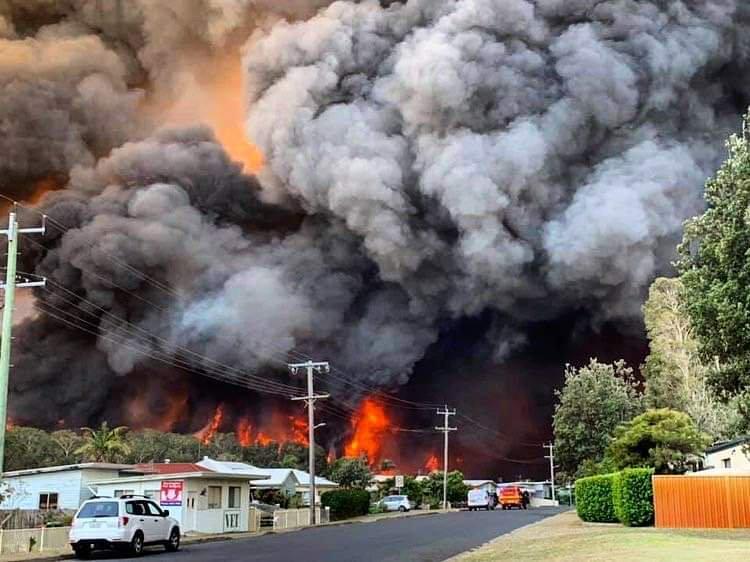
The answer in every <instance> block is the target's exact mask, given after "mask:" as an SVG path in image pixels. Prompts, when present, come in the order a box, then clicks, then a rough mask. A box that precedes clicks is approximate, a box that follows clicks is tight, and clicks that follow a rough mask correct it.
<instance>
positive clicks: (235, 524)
mask: <svg viewBox="0 0 750 562" xmlns="http://www.w3.org/2000/svg"><path fill="white" fill-rule="evenodd" d="M239 530H240V512H239V511H225V512H224V531H225V532H227V531H239Z"/></svg>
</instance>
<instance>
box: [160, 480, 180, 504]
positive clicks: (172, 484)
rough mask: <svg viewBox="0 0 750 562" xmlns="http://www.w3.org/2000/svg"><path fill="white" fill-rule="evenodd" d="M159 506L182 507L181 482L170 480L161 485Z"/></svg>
mask: <svg viewBox="0 0 750 562" xmlns="http://www.w3.org/2000/svg"><path fill="white" fill-rule="evenodd" d="M159 504H160V505H162V506H164V505H182V480H172V481H166V482H162V483H161V494H160V495H159Z"/></svg>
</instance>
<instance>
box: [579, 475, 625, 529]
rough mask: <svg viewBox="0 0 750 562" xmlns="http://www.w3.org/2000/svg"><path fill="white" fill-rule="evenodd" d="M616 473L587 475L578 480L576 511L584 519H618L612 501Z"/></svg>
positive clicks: (599, 521)
mask: <svg viewBox="0 0 750 562" xmlns="http://www.w3.org/2000/svg"><path fill="white" fill-rule="evenodd" d="M614 479H615V475H614V474H600V475H598V476H587V477H586V478H581V479H579V480H576V511H577V512H578V517H580V518H581V519H583V520H584V521H591V522H596V523H613V522H616V521H617V516H616V515H615V507H614V503H613V501H612V488H613V483H614Z"/></svg>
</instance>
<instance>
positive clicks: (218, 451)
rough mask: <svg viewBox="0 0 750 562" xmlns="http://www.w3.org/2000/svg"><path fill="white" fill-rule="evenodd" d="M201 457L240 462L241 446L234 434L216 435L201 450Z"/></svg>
mask: <svg viewBox="0 0 750 562" xmlns="http://www.w3.org/2000/svg"><path fill="white" fill-rule="evenodd" d="M201 451H202V454H203V455H207V456H209V457H211V458H213V459H217V460H220V461H240V460H242V446H241V445H240V443H239V441H237V436H236V435H235V434H234V433H216V434H214V436H213V438H212V439H211V442H210V443H208V444H207V445H204V446H203V447H202V449H201Z"/></svg>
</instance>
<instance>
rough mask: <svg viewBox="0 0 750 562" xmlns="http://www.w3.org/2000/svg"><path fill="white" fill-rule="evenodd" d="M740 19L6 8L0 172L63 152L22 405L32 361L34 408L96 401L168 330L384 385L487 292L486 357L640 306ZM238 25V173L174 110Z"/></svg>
mask: <svg viewBox="0 0 750 562" xmlns="http://www.w3.org/2000/svg"><path fill="white" fill-rule="evenodd" d="M329 4H330V5H329ZM749 16H750V14H748V9H747V8H743V7H742V4H741V3H740V2H739V0H737V1H735V0H713V1H710V0H693V1H678V2H661V1H638V2H636V1H630V0H617V1H615V0H612V1H607V0H597V1H594V0H577V1H570V0H565V1H563V0H538V1H536V2H531V1H525V0H506V1H503V2H498V1H496V0H458V1H457V0H409V1H408V2H376V1H372V0H370V1H362V2H352V1H340V2H335V3H331V2H324V1H317V2H313V1H308V2H305V1H303V0H297V1H291V0H290V1H288V2H270V1H261V0H255V1H253V0H235V1H232V2H219V1H211V0H194V1H190V2H178V3H166V2H157V1H156V0H129V1H128V0H122V1H120V2H115V1H110V2H96V1H86V0H69V1H68V2H55V3H53V2H45V1H41V0H37V1H36V2H20V1H18V2H10V3H7V2H6V4H4V5H0V37H4V39H0V47H1V48H2V50H0V92H2V94H1V95H2V99H3V104H2V106H1V108H0V112H1V113H2V116H3V119H0V123H2V124H3V125H2V127H3V133H4V136H3V140H2V141H0V143H2V145H1V146H0V148H2V149H3V150H2V151H0V172H2V173H1V174H0V177H4V178H14V180H13V185H15V186H21V187H18V189H17V190H16V191H9V192H10V193H13V194H14V195H15V196H28V197H31V196H32V195H33V194H34V193H36V192H37V191H38V190H39V185H38V182H39V180H42V179H45V178H48V177H54V178H57V180H56V181H59V182H62V183H63V184H64V185H65V189H63V190H60V191H54V192H52V193H48V194H47V195H46V196H45V197H44V198H43V200H42V202H41V206H42V207H43V208H44V209H45V212H47V213H49V215H50V216H51V217H52V218H53V219H54V220H55V221H56V222H59V223H61V224H64V225H65V226H66V227H68V230H66V231H65V232H63V231H62V230H60V229H57V230H55V229H53V231H52V234H51V235H50V236H49V237H47V238H46V239H45V240H44V242H43V245H44V249H40V248H39V247H34V246H31V247H28V248H26V250H25V255H24V262H25V263H24V267H26V268H28V269H32V268H33V269H34V271H35V272H36V273H38V274H40V275H45V276H48V277H49V278H50V279H51V280H52V283H51V286H50V290H49V291H41V292H39V293H38V295H37V298H38V299H39V302H40V310H41V312H40V315H39V316H38V317H37V318H35V319H32V320H29V321H27V322H26V323H25V324H24V325H23V326H22V327H21V329H20V330H18V334H19V335H18V337H19V340H20V343H21V349H22V351H21V353H20V354H19V355H20V357H18V358H17V359H16V360H14V363H15V364H16V375H15V379H14V380H15V381H16V382H15V383H14V384H15V387H14V391H15V393H16V395H17V396H18V398H17V399H16V404H22V405H23V404H28V403H29V402H30V401H31V400H32V399H31V398H30V397H32V396H34V393H35V392H38V389H39V388H40V387H41V388H43V389H44V392H45V393H49V394H50V395H51V398H50V400H52V401H53V402H54V406H53V407H50V409H49V410H50V413H49V416H50V420H53V419H56V418H53V417H52V416H57V415H58V414H57V412H58V411H60V410H65V409H70V408H72V407H73V404H77V403H78V402H76V401H78V400H79V399H80V397H81V396H82V395H84V394H86V393H90V396H89V398H88V399H89V400H91V401H93V402H94V403H96V404H102V403H103V402H104V398H105V397H106V395H107V388H108V385H109V384H111V381H112V380H113V376H114V375H115V374H117V375H129V374H131V373H133V372H135V371H138V370H142V369H146V368H148V366H149V364H151V363H153V361H154V356H158V357H164V354H166V355H168V356H170V357H174V358H175V360H176V361H186V362H188V363H189V364H190V365H192V366H193V367H194V368H195V369H198V370H200V369H201V368H204V369H210V364H211V362H212V361H216V360H219V361H221V363H223V364H225V365H230V366H232V367H236V368H239V369H241V370H243V371H246V372H253V373H263V374H264V376H269V377H270V376H273V371H274V369H278V367H279V364H280V363H283V361H285V360H286V359H288V358H290V357H294V353H295V352H296V351H299V352H302V353H314V354H315V355H316V356H320V357H323V356H325V357H326V358H328V359H330V360H331V361H333V362H335V363H336V364H337V365H338V366H339V367H341V368H342V369H344V370H346V371H347V372H349V373H351V374H352V375H356V376H357V377H359V378H360V379H361V380H362V381H363V382H366V383H367V384H376V385H380V386H383V387H389V388H393V387H394V386H396V385H398V384H400V383H403V382H405V381H406V380H407V379H408V376H409V374H410V372H411V370H412V368H413V366H414V364H415V363H416V362H417V361H418V360H419V359H420V358H421V357H422V356H423V354H424V352H425V350H426V348H427V347H428V346H429V345H430V344H431V343H433V342H435V341H436V340H437V338H438V336H439V331H440V327H441V326H444V325H446V323H447V324H450V323H451V322H452V321H455V320H457V319H460V318H465V317H467V316H472V315H476V314H479V313H481V312H483V311H487V310H489V311H491V313H492V314H493V315H494V316H495V320H494V321H493V328H492V330H491V336H492V337H493V339H494V342H493V343H494V351H493V353H494V356H495V357H496V359H498V360H502V359H504V358H505V357H507V356H508V355H509V354H512V353H514V352H516V351H517V350H518V349H519V348H521V347H522V346H523V345H525V344H526V342H527V337H526V333H525V330H526V326H527V325H528V324H529V323H530V322H539V321H544V320H548V319H554V318H557V317H559V316H561V315H564V314H571V313H573V314H580V315H581V316H582V317H585V318H586V319H587V320H588V321H593V322H600V321H605V320H614V321H617V322H620V323H622V324H623V325H626V324H628V323H631V322H634V321H635V322H637V321H638V318H639V310H640V305H641V302H642V296H643V293H644V290H645V289H646V287H647V286H648V284H649V282H650V280H651V279H652V278H653V277H654V276H655V275H656V274H658V273H660V272H663V271H665V270H666V269H667V268H668V267H669V262H670V259H671V258H672V256H673V248H674V244H675V242H676V240H677V238H678V237H679V233H680V228H681V223H682V221H683V220H684V219H685V218H686V217H688V216H690V215H691V214H693V213H695V212H696V211H697V210H698V209H699V208H700V205H701V186H702V183H703V181H704V179H705V178H706V177H707V176H708V175H709V174H710V173H711V171H712V169H713V168H714V167H715V166H716V164H717V162H718V160H719V158H720V157H721V155H722V152H723V143H722V139H723V137H724V136H725V135H726V134H727V132H728V131H730V130H732V129H733V128H736V126H737V124H738V118H739V115H740V114H741V112H742V111H743V109H744V105H745V104H746V103H747V101H748V99H750V96H748V94H750V92H749V91H748V86H747V80H746V79H745V77H746V76H747V75H748V73H747V71H748V58H747V57H748V54H749V53H750V45H748V44H747V40H746V39H745V38H746V37H747V36H748V34H747V31H748V22H750V17H749ZM241 45H244V47H243V51H244V58H243V61H242V65H243V67H242V68H243V70H244V73H245V75H244V80H245V85H246V100H245V101H246V103H247V113H246V116H242V117H238V119H246V133H247V136H248V138H249V140H250V141H251V142H253V143H255V144H256V145H257V146H258V147H259V149H260V152H261V153H262V155H263V159H264V162H265V165H264V167H263V168H262V169H261V170H260V171H259V173H258V176H257V178H258V179H255V178H254V177H251V176H248V175H247V174H246V171H244V170H243V167H242V165H241V164H240V163H236V162H233V161H232V159H231V157H229V156H228V155H227V154H226V152H225V150H224V148H223V147H222V145H221V142H220V139H217V137H216V136H215V135H214V134H213V133H212V131H211V130H210V128H207V127H204V126H200V125H196V124H191V125H187V126H185V123H191V122H193V123H195V122H200V121H202V120H203V119H204V118H205V117H206V114H205V107H204V104H203V103H202V102H201V101H200V100H204V99H206V98H205V96H206V95H209V96H210V94H211V92H212V91H213V90H212V86H211V84H212V79H213V77H214V74H213V73H214V71H216V69H217V68H219V67H220V66H221V65H223V64H224V62H225V60H226V58H227V57H229V58H230V59H232V58H233V57H238V53H239V48H240V46H241ZM6 53H9V54H8V55H6ZM228 53H229V54H228ZM217 72H218V71H217ZM165 124H167V125H172V126H170V127H166V128H164V127H162V125H165ZM175 124H181V125H182V126H180V127H175V126H174V125H175ZM16 179H17V180H18V181H16ZM3 181H5V180H3ZM6 189H9V188H6V187H3V190H4V191H6ZM14 189H15V188H14ZM19 190H20V191H19ZM113 257H114V259H113ZM123 264H124V265H123ZM28 269H27V270H28ZM144 273H145V275H144ZM58 285H62V286H63V287H65V288H67V289H68V290H71V291H73V293H74V294H76V295H77V297H82V298H83V299H85V301H80V302H77V300H76V298H72V297H71V295H70V294H69V293H67V292H65V291H64V290H62V289H59V288H56V286H58ZM81 311H83V312H81ZM66 312H67V313H68V314H74V315H75V317H78V318H79V319H81V318H84V319H85V320H86V321H87V322H89V324H85V325H82V323H81V321H80V320H75V317H70V316H66V314H65V313H66ZM51 314H55V315H56V316H58V318H54V317H52V316H51ZM115 318H122V319H124V320H126V321H127V322H129V323H131V324H134V325H136V326H137V327H139V328H140V329H142V330H144V331H146V332H148V333H150V334H158V335H159V339H154V338H151V339H147V341H144V339H143V338H142V337H138V336H136V335H134V332H133V330H132V327H127V326H125V325H124V324H122V322H118V321H116V320H115ZM63 319H65V320H68V323H67V324H66V323H65V322H63V321H62V320H63ZM70 322H73V323H74V324H76V323H77V324H78V328H77V329H74V328H73V327H72V326H71V325H70ZM81 327H85V328H86V329H87V330H89V332H88V334H82V333H81V329H80V328H81ZM53 330H54V332H53ZM138 333H143V332H138ZM128 338H133V340H132V341H130V342H129V340H128ZM185 348H187V349H189V350H191V351H193V352H195V353H198V354H200V355H202V356H205V357H208V358H209V362H208V364H206V363H205V362H204V361H202V360H201V359H199V358H197V356H194V355H189V356H188V357H185V356H184V352H183V351H182V350H184V349H185ZM290 353H291V354H292V355H290ZM65 357H69V358H70V360H69V361H64V358H65ZM68 370H73V371H75V372H71V373H68V372H67V371H68ZM63 371H65V372H64V373H63ZM60 386H63V387H64V390H65V391H64V392H63V391H61V392H57V393H53V392H52V391H51V390H50V388H58V387H60ZM350 390H351V389H350ZM71 415H73V416H74V417H76V416H77V417H78V419H81V418H84V417H85V413H83V412H80V411H73V412H72V414H71Z"/></svg>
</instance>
